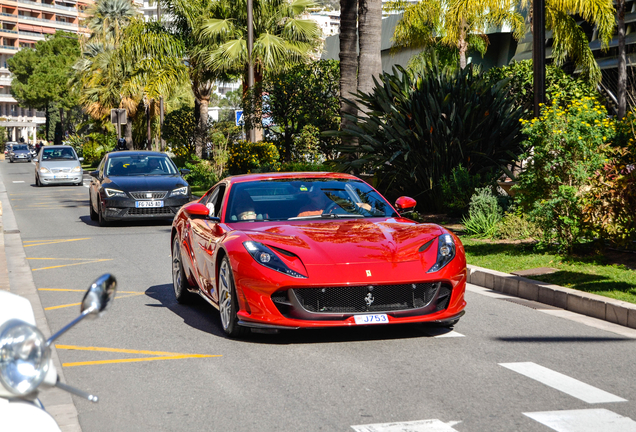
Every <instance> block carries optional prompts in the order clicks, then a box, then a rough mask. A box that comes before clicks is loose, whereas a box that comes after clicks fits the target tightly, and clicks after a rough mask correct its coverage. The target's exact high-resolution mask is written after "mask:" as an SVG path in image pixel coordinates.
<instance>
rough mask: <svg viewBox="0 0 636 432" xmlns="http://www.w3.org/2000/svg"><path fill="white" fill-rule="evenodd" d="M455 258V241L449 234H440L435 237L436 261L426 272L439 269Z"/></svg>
mask: <svg viewBox="0 0 636 432" xmlns="http://www.w3.org/2000/svg"><path fill="white" fill-rule="evenodd" d="M453 258H455V241H454V240H453V236H452V235H450V234H442V235H441V236H439V237H438V238H437V262H436V263H435V265H434V266H433V267H431V268H430V270H429V271H428V272H427V273H433V272H436V271H438V270H441V269H442V268H444V266H446V264H448V263H449V262H451V260H452V259H453Z"/></svg>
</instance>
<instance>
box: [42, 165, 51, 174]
mask: <svg viewBox="0 0 636 432" xmlns="http://www.w3.org/2000/svg"><path fill="white" fill-rule="evenodd" d="M40 172H41V173H42V174H48V173H50V172H51V171H49V169H48V168H45V167H43V166H41V167H40Z"/></svg>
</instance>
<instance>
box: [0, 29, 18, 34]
mask: <svg viewBox="0 0 636 432" xmlns="http://www.w3.org/2000/svg"><path fill="white" fill-rule="evenodd" d="M0 32H2V33H14V34H17V33H18V32H17V31H15V30H9V29H3V28H0Z"/></svg>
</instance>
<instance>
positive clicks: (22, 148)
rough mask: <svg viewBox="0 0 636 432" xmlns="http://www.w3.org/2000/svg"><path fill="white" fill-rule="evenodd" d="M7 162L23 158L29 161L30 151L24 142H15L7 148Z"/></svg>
mask: <svg viewBox="0 0 636 432" xmlns="http://www.w3.org/2000/svg"><path fill="white" fill-rule="evenodd" d="M8 156H9V162H15V161H17V160H23V161H27V162H31V151H30V150H29V146H28V145H26V144H20V143H16V144H13V145H12V146H11V149H10V150H9V155H8Z"/></svg>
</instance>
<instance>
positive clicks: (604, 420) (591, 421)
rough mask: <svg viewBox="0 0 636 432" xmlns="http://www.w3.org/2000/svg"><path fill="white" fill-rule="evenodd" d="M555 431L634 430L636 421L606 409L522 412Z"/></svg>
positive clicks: (604, 431) (618, 431)
mask: <svg viewBox="0 0 636 432" xmlns="http://www.w3.org/2000/svg"><path fill="white" fill-rule="evenodd" d="M523 415H525V416H528V417H530V418H531V419H533V420H536V421H538V422H539V423H541V424H543V425H544V426H547V427H549V428H550V429H552V430H555V431H557V432H598V431H603V432H636V422H635V421H634V420H632V419H630V418H629V417H623V416H620V415H618V414H616V413H614V412H612V411H609V410H606V409H587V410H571V411H545V412H532V413H523Z"/></svg>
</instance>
